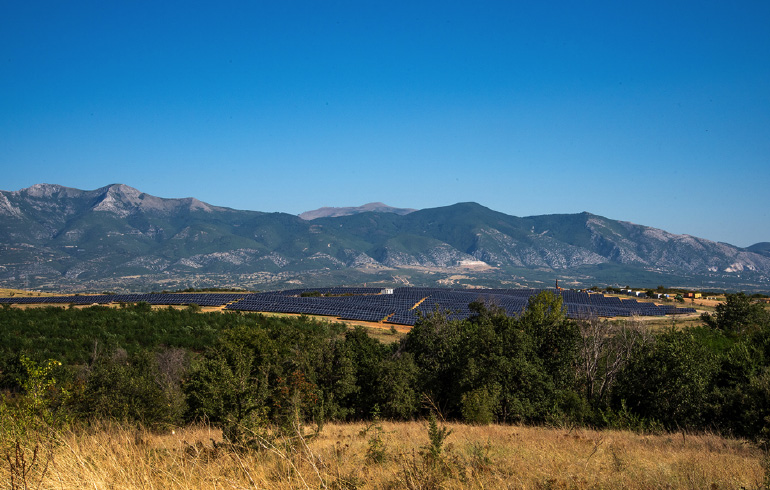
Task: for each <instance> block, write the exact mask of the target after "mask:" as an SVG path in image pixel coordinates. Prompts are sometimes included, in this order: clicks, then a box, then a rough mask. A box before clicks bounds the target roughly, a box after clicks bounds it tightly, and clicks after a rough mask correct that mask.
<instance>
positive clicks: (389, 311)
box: [0, 287, 695, 326]
mask: <svg viewBox="0 0 770 490" xmlns="http://www.w3.org/2000/svg"><path fill="white" fill-rule="evenodd" d="M541 291H543V290H540V289H473V290H467V289H449V288H420V287H400V288H395V289H381V288H355V287H330V288H313V289H291V290H285V291H273V292H264V293H224V294H223V293H182V294H102V295H93V296H85V295H75V296H47V297H20V296H15V297H9V298H0V304H48V305H56V304H59V305H70V304H74V305H93V304H100V305H106V304H118V303H141V302H144V303H148V304H151V305H192V304H195V305H199V306H210V307H220V308H223V309H224V310H228V311H243V312H263V313H287V314H305V315H322V316H330V317H335V318H339V319H340V320H352V321H362V322H375V323H387V324H393V325H405V326H411V325H414V324H415V322H416V321H417V319H418V318H419V316H420V315H427V314H429V313H431V312H433V311H436V310H438V311H441V312H443V313H445V314H446V315H447V316H448V317H449V319H450V320H461V319H465V318H468V317H469V316H471V315H472V311H471V309H470V308H469V305H470V304H471V303H473V302H476V301H481V302H483V303H485V304H487V305H493V306H496V307H499V308H502V309H503V310H504V311H505V312H506V314H508V315H510V316H515V315H519V314H521V312H522V311H523V310H524V308H525V307H526V305H527V303H528V301H529V298H530V297H531V296H533V295H536V294H538V293H540V292H541ZM549 291H551V292H552V293H554V294H558V295H560V296H561V298H562V303H563V305H564V309H565V312H566V314H567V316H569V317H571V318H585V317H590V316H598V317H629V316H645V317H663V316H667V315H682V314H692V313H695V309H693V308H677V307H675V306H668V305H657V304H654V303H646V302H639V301H636V300H635V299H620V298H617V297H609V296H604V295H603V294H599V293H585V292H577V291H568V290H549Z"/></svg>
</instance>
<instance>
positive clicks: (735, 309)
mask: <svg viewBox="0 0 770 490" xmlns="http://www.w3.org/2000/svg"><path fill="white" fill-rule="evenodd" d="M701 319H702V320H703V321H704V322H705V323H706V324H707V325H708V326H710V327H711V328H715V329H719V330H722V331H724V332H730V333H734V334H745V333H750V332H754V331H757V330H759V329H760V328H761V327H762V326H763V325H765V324H767V323H769V322H770V314H768V311H767V310H766V309H765V308H764V306H763V305H762V304H761V303H756V302H753V301H752V300H751V298H750V297H749V296H747V295H746V294H745V293H738V294H726V295H725V301H724V302H723V303H719V304H718V305H717V307H716V313H715V314H714V315H711V314H709V313H703V314H702V315H701Z"/></svg>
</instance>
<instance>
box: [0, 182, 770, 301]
mask: <svg viewBox="0 0 770 490" xmlns="http://www.w3.org/2000/svg"><path fill="white" fill-rule="evenodd" d="M380 204H381V203H373V204H370V205H366V206H361V207H358V208H337V209H345V210H346V211H345V214H342V215H336V212H332V211H329V210H328V209H327V210H326V211H323V212H320V210H317V211H319V213H317V214H316V215H315V216H314V217H312V219H303V218H301V217H299V216H295V215H290V214H286V213H264V212H258V211H241V210H235V209H230V208H226V207H219V206H213V205H210V204H207V203H204V202H202V201H199V200H197V199H195V198H184V199H166V198H160V197H155V196H151V195H149V194H146V193H143V192H140V191H139V190H137V189H134V188H132V187H129V186H126V185H122V184H113V185H109V186H105V187H102V188H99V189H96V190H93V191H83V190H79V189H74V188H68V187H64V186H59V185H51V184H38V185H34V186H32V187H30V188H28V189H22V190H19V191H12V192H11V191H0V284H4V285H7V286H9V287H35V288H43V289H55V290H67V289H69V290H87V289H88V290H94V289H108V290H139V291H147V290H150V289H175V288H186V287H211V286H217V287H220V286H228V285H232V286H239V287H250V288H253V289H263V290H264V289H271V288H284V287H296V286H298V285H305V286H320V285H330V284H361V283H370V284H383V285H385V284H415V285H455V286H463V285H485V286H497V287H500V286H504V287H511V286H522V285H533V286H537V285H551V284H552V281H553V280H555V279H559V280H560V283H561V284H565V285H573V286H590V285H593V284H597V283H601V284H633V285H644V284H646V285H648V286H651V287H652V286H656V285H658V284H666V285H669V286H677V285H681V286H688V285H689V286H698V287H706V288H708V287H710V288H713V289H742V290H762V291H766V290H770V282H769V280H768V278H769V277H770V256H769V255H770V254H768V246H767V244H757V245H754V246H752V247H749V248H746V249H743V248H739V247H734V246H732V245H729V244H725V243H718V242H713V241H710V240H705V239H702V238H697V237H692V236H689V235H675V234H671V233H668V232H666V231H663V230H659V229H655V228H650V227H646V226H641V225H636V224H632V223H628V222H624V221H617V220H611V219H608V218H604V217H601V216H597V215H594V214H590V213H580V214H562V215H546V216H530V217H523V218H521V217H516V216H510V215H506V214H504V213H500V212H497V211H493V210H491V209H488V208H486V207H484V206H481V205H479V204H476V203H458V204H454V205H451V206H445V207H439V208H432V209H423V210H418V211H414V210H406V209H403V208H401V209H399V212H395V211H393V210H394V209H397V208H390V207H388V206H385V205H380ZM322 209H323V208H322ZM332 209H334V208H332ZM303 214H304V213H303ZM306 218H307V216H306Z"/></svg>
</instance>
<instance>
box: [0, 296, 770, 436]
mask: <svg viewBox="0 0 770 490" xmlns="http://www.w3.org/2000/svg"><path fill="white" fill-rule="evenodd" d="M561 306H562V305H561V299H560V298H559V297H557V296H554V295H551V294H549V293H547V292H546V293H541V294H540V295H538V296H536V297H533V298H532V299H531V300H530V304H529V307H528V308H527V309H526V310H525V311H524V313H523V314H522V315H521V316H519V317H515V318H513V317H508V316H506V315H505V314H504V313H503V312H502V311H501V310H499V309H497V308H495V307H494V306H493V305H485V304H481V303H474V304H472V305H471V307H472V309H473V311H474V315H473V316H472V317H471V318H469V319H468V320H463V321H449V320H447V316H446V315H444V314H443V313H442V312H438V311H437V312H435V313H433V314H431V315H429V316H426V317H424V318H422V319H420V321H419V322H418V323H417V325H415V327H414V328H413V329H412V330H411V331H410V332H409V334H407V335H406V336H405V337H404V338H403V339H402V340H401V341H399V342H395V343H393V344H389V345H386V344H383V343H381V342H379V341H377V340H374V339H372V338H371V337H369V335H368V334H367V333H366V331H365V330H364V329H363V328H360V327H359V328H356V329H353V330H350V329H347V328H345V327H344V326H343V325H340V324H331V323H325V322H318V321H315V320H312V319H310V318H307V317H297V318H287V317H267V316H263V315H258V314H237V313H227V314H220V313H211V314H207V313H196V312H195V311H193V310H194V309H187V310H179V309H167V310H151V309H150V308H149V307H148V306H147V305H136V306H126V307H124V308H120V309H110V308H104V307H92V308H86V309H60V308H45V309H29V310H20V309H13V308H3V309H2V310H0V354H1V356H0V387H1V388H2V389H3V390H4V392H5V395H4V399H3V401H4V403H3V405H2V409H3V410H5V411H6V412H7V411H8V410H11V409H13V410H23V411H26V413H31V412H33V413H34V415H35V416H38V417H42V418H44V419H46V420H49V421H57V420H58V421H71V420H76V419H80V420H86V421H87V420H92V419H99V418H105V417H107V418H116V419H121V420H128V421H138V422H142V423H144V424H148V425H173V424H181V423H185V422H189V421H193V420H196V419H200V418H205V419H207V420H209V421H210V422H212V423H214V424H216V425H218V426H220V427H222V428H223V431H224V434H225V435H226V437H228V438H229V439H230V440H233V441H238V440H242V439H244V438H247V437H248V435H249V434H251V433H253V431H257V430H260V428H264V427H288V426H290V425H291V424H293V423H296V422H297V421H303V422H314V423H317V424H319V425H320V424H322V423H323V422H324V421H328V420H361V419H368V418H370V417H372V416H373V415H376V416H378V417H386V418H391V419H411V418H414V417H420V416H424V415H427V414H428V412H429V411H440V412H441V413H442V414H443V416H444V417H446V418H448V419H456V420H464V421H467V422H472V423H482V424H483V423H491V422H502V423H509V422H523V423H533V424H542V423H567V424H582V425H590V426H595V427H608V426H609V427H620V428H630V429H635V430H674V429H687V430H712V431H718V432H720V433H723V434H728V435H735V436H742V437H749V438H752V439H754V440H757V441H759V442H762V441H767V440H768V438H770V315H768V312H767V311H766V310H765V309H764V308H763V306H762V305H759V304H755V303H753V302H752V301H751V299H750V298H749V297H747V296H745V295H743V294H736V295H728V296H727V300H726V302H725V303H723V304H721V305H720V306H719V307H717V310H716V312H715V314H714V315H704V317H703V326H702V327H698V328H688V329H683V330H675V329H668V330H664V331H660V332H656V333H651V332H649V331H647V329H645V328H644V326H643V325H642V324H638V323H636V322H634V321H624V322H609V321H606V320H600V319H595V318H593V319H586V320H580V321H574V320H570V319H568V318H566V317H565V316H564V314H563V312H562V308H561ZM59 362H61V365H59Z"/></svg>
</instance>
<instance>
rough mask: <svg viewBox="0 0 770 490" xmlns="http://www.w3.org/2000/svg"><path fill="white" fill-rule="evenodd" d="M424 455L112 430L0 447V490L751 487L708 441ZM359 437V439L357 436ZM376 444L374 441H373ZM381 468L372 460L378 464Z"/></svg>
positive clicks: (344, 439)
mask: <svg viewBox="0 0 770 490" xmlns="http://www.w3.org/2000/svg"><path fill="white" fill-rule="evenodd" d="M445 427H447V428H449V429H450V430H451V433H450V434H449V436H448V437H447V438H446V439H445V441H444V443H443V444H442V447H441V449H442V451H441V453H440V455H438V457H431V456H430V453H429V451H427V449H426V448H427V446H428V445H429V437H428V430H427V424H426V423H425V422H407V423H388V422H382V423H381V424H379V428H380V429H381V430H377V429H376V428H375V427H374V426H372V425H365V424H363V423H357V424H328V425H326V426H325V427H324V428H323V430H322V431H321V433H320V434H319V435H318V436H317V437H315V438H304V439H302V438H295V439H294V440H293V441H287V440H282V441H275V442H274V443H271V444H268V447H267V449H263V450H261V451H234V450H232V449H229V448H226V447H224V446H222V445H215V444H213V443H216V442H219V441H221V434H220V433H219V432H218V431H216V430H214V429H211V428H208V427H205V426H196V427H187V428H181V429H177V430H175V431H174V432H172V433H166V434H156V433H151V432H147V431H144V430H138V429H134V428H126V427H122V426H119V425H104V426H101V427H98V428H91V429H80V430H78V431H69V432H64V433H61V434H56V435H53V436H50V437H48V438H38V439H32V438H30V439H29V440H31V441H32V442H31V443H29V444H26V445H25V444H24V443H21V444H18V445H6V447H3V448H2V450H3V454H2V461H1V462H0V465H1V466H0V485H2V488H11V489H26V488H41V489H47V488H51V489H80V488H94V489H104V488H111V489H135V488H136V489H138V488H142V489H163V490H172V489H196V488H206V489H228V488H233V489H235V488H238V489H240V488H254V489H256V488H259V489H294V488H297V489H303V488H329V489H357V488H361V489H369V488H372V489H396V488H398V489H400V488H406V489H430V488H448V489H451V488H478V489H482V488H521V489H539V488H565V489H567V488H570V489H572V488H574V489H583V488H628V489H651V488H688V489H728V488H735V489H738V488H746V489H761V488H763V484H765V483H767V481H766V478H767V475H766V474H765V469H763V468H766V466H767V463H766V462H765V461H763V456H762V453H761V452H760V451H758V450H757V449H754V448H753V446H751V445H750V444H747V443H746V442H745V441H742V440H734V439H725V438H722V437H718V436H714V435H697V436H696V435H683V434H667V435H637V434H633V433H630V432H619V431H591V430H584V429H574V430H569V429H546V428H532V427H522V426H496V425H493V426H469V425H461V424H447V425H446V426H445ZM367 429H368V430H367ZM378 435H379V436H380V438H379V439H378ZM377 459H380V460H381V461H380V462H377V461H376V460H377Z"/></svg>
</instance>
